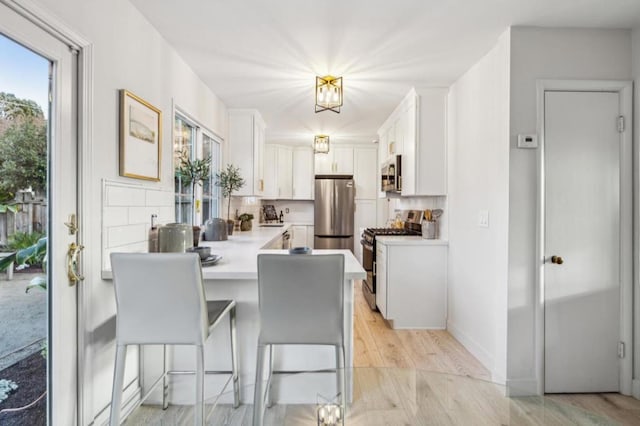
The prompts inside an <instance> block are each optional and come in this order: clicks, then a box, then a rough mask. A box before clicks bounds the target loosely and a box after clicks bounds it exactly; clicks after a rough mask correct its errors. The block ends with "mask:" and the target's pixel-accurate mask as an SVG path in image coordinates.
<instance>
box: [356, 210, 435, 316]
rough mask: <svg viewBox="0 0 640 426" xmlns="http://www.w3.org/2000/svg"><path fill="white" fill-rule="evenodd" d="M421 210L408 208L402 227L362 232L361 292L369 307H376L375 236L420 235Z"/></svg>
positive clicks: (371, 229)
mask: <svg viewBox="0 0 640 426" xmlns="http://www.w3.org/2000/svg"><path fill="white" fill-rule="evenodd" d="M421 223H422V211H421V210H409V211H408V212H406V219H405V221H404V227H403V228H367V229H365V230H364V231H363V232H362V240H361V241H360V243H361V244H362V266H363V268H364V269H365V271H367V278H366V279H365V280H363V281H362V292H363V294H364V298H365V300H366V301H367V303H368V304H369V307H370V308H371V309H373V310H374V311H375V310H377V307H376V267H375V264H376V236H383V235H384V236H404V235H418V236H420V235H422V226H421Z"/></svg>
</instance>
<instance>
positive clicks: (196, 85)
mask: <svg viewBox="0 0 640 426" xmlns="http://www.w3.org/2000/svg"><path fill="white" fill-rule="evenodd" d="M36 2H37V3H38V4H40V5H41V6H42V7H43V8H44V9H47V10H49V11H50V12H52V13H53V14H54V15H56V16H57V17H59V18H60V20H61V21H63V22H64V23H66V25H68V26H69V27H70V28H72V29H73V30H75V31H77V32H78V33H80V34H81V35H82V36H84V37H85V38H86V39H88V40H89V41H90V42H91V43H92V44H93V71H94V73H93V87H92V92H93V105H92V106H93V140H92V146H91V148H92V160H91V165H90V168H91V173H92V177H91V181H90V182H88V183H87V187H88V188H89V189H88V192H89V193H88V194H85V195H87V196H88V197H90V201H89V203H90V208H89V212H88V214H87V215H86V216H85V220H87V221H91V225H90V227H91V228H90V232H89V234H88V235H85V236H84V240H83V243H84V245H85V246H86V249H85V251H84V253H83V254H84V260H85V265H84V268H85V275H86V276H87V277H88V279H87V281H85V282H84V283H83V284H82V285H83V286H84V289H85V292H88V293H90V297H91V299H92V300H94V301H95V303H94V304H92V305H91V307H89V309H88V311H87V319H86V323H85V324H84V325H85V326H86V327H87V328H88V329H89V330H91V331H92V334H91V336H90V339H91V341H90V342H89V355H90V357H91V360H92V361H93V365H92V366H91V367H92V368H91V371H89V372H88V374H90V375H91V380H92V383H93V391H94V393H93V395H92V400H91V401H90V403H91V406H92V409H91V411H92V413H90V416H89V417H91V416H92V415H95V414H97V413H98V412H99V411H100V410H101V409H102V408H103V407H104V406H105V405H106V404H107V403H108V402H109V400H110V390H111V378H112V371H113V357H114V354H115V348H114V345H113V338H114V335H115V321H114V314H115V301H114V297H113V287H112V284H111V282H107V281H102V280H101V279H100V269H101V264H102V263H101V258H102V253H101V218H100V212H101V201H102V180H103V179H108V180H111V181H116V182H117V181H121V182H127V183H132V184H140V183H142V181H136V180H133V179H127V178H121V177H119V176H118V111H119V109H118V108H119V107H118V103H119V98H118V90H119V89H127V90H129V91H131V92H133V93H135V94H136V95H138V96H140V97H142V98H143V99H145V100H147V101H148V102H150V103H151V104H153V105H155V106H156V107H158V108H160V109H161V110H162V113H163V128H162V130H163V140H162V170H161V177H162V180H161V181H160V182H158V183H149V182H145V183H144V185H145V186H147V187H156V188H158V189H161V190H166V191H167V193H170V192H172V191H173V190H172V187H173V170H172V164H171V161H172V145H173V144H172V140H171V139H172V137H171V135H172V127H173V126H172V124H173V120H172V107H173V103H174V102H175V105H177V106H179V107H180V108H181V109H182V110H184V111H186V112H188V113H189V114H190V115H191V116H192V117H193V118H195V119H196V120H198V121H199V122H200V123H202V124H203V125H204V126H206V127H208V128H209V129H210V130H212V131H214V132H215V133H217V134H218V135H220V136H221V137H223V138H225V137H226V134H227V111H226V107H225V106H224V105H223V104H222V102H221V101H220V100H219V99H218V98H217V97H216V95H215V94H214V93H213V92H211V90H209V89H208V88H207V87H206V86H205V85H204V83H203V82H202V81H201V80H200V79H199V78H198V77H197V76H196V75H195V73H194V72H193V71H192V70H191V69H190V68H189V67H188V66H187V64H186V63H185V62H184V61H183V60H182V59H181V58H180V57H179V56H178V54H177V53H176V52H175V51H174V50H173V49H172V48H171V47H170V46H169V45H168V44H167V42H166V41H165V40H164V39H163V38H162V37H161V36H160V34H159V33H158V32H157V31H156V30H155V29H154V28H153V27H152V26H151V24H150V23H149V22H147V21H146V20H145V18H144V17H143V16H142V15H141V14H140V13H139V12H138V10H137V9H136V8H134V7H133V5H132V4H131V3H130V2H129V1H127V0H112V1H96V0H90V1H88V0H37V1H36ZM166 204H167V207H168V206H170V205H172V201H171V198H170V197H167V200H166ZM102 219H103V220H107V221H108V220H109V218H102ZM80 220H82V218H81V219H80ZM134 373H135V372H134ZM91 418H92V417H91Z"/></svg>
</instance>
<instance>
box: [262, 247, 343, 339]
mask: <svg viewBox="0 0 640 426" xmlns="http://www.w3.org/2000/svg"><path fill="white" fill-rule="evenodd" d="M344 285H345V284H344V256H343V255H341V254H330V255H283V254H260V255H258V288H259V298H260V302H259V304H260V336H259V338H258V343H259V344H309V345H312V344H319V345H342V344H343V340H344V336H343V334H344V332H343V329H344V307H343V302H344Z"/></svg>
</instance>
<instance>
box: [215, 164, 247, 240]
mask: <svg viewBox="0 0 640 426" xmlns="http://www.w3.org/2000/svg"><path fill="white" fill-rule="evenodd" d="M216 186H217V187H219V188H220V189H221V190H222V196H223V197H225V198H226V199H227V200H228V204H227V228H228V231H229V235H231V234H233V225H234V221H233V219H231V195H233V193H234V192H236V191H237V190H239V189H240V188H242V187H243V186H244V179H242V176H240V168H239V167H236V166H234V165H233V164H227V167H226V168H225V169H224V170H222V171H221V172H220V173H216Z"/></svg>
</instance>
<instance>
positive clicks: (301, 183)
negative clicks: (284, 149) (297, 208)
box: [292, 147, 314, 200]
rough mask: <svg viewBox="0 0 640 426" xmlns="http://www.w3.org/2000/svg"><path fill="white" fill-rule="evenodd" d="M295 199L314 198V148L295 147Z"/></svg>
mask: <svg viewBox="0 0 640 426" xmlns="http://www.w3.org/2000/svg"><path fill="white" fill-rule="evenodd" d="M292 175H293V199H294V200H313V181H314V174H313V149H311V148H309V147H298V148H294V149H293V174H292Z"/></svg>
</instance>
